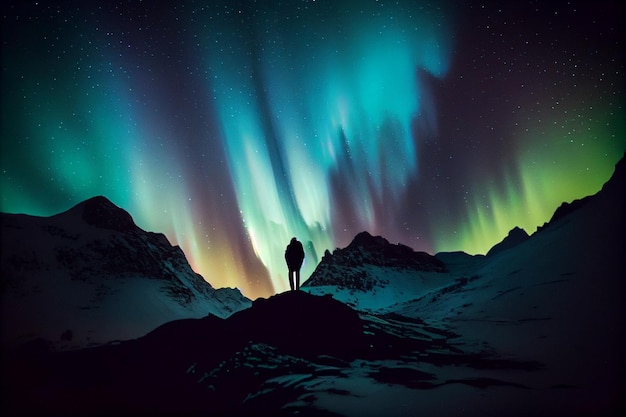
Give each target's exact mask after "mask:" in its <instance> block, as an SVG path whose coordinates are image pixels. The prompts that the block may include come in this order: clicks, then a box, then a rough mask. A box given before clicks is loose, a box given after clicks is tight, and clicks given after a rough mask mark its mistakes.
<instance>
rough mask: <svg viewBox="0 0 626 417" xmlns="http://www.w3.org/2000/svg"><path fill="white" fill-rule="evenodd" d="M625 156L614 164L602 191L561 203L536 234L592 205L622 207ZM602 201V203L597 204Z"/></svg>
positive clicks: (625, 177)
mask: <svg viewBox="0 0 626 417" xmlns="http://www.w3.org/2000/svg"><path fill="white" fill-rule="evenodd" d="M624 157H626V154H624V156H622V158H621V159H620V160H619V161H618V162H617V164H615V171H613V175H611V178H609V180H608V181H607V182H606V183H604V185H603V186H602V189H601V190H600V191H598V192H597V193H596V194H594V195H589V196H586V197H583V198H581V199H578V200H574V201H572V202H570V203H568V202H563V203H562V204H561V205H560V206H559V207H558V208H557V209H556V211H555V212H554V214H553V215H552V217H551V218H550V221H548V222H546V223H544V224H543V226H539V227H537V232H540V231H542V230H544V229H546V228H547V227H549V226H551V225H553V224H554V223H556V222H558V221H559V220H561V219H563V218H565V217H567V216H569V215H570V214H571V213H573V212H575V211H578V210H579V209H581V208H583V207H585V206H587V205H589V204H592V205H593V202H595V204H605V208H609V209H610V208H611V207H623V206H624V197H625V195H626V193H624V190H625V189H626V161H624ZM599 201H603V202H602V203H598V202H599Z"/></svg>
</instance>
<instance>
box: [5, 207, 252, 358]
mask: <svg viewBox="0 0 626 417" xmlns="http://www.w3.org/2000/svg"><path fill="white" fill-rule="evenodd" d="M0 221H1V226H2V231H1V235H0V236H1V239H2V240H1V248H2V254H1V261H0V262H1V263H0V271H1V285H2V287H1V291H2V292H1V302H2V315H1V324H2V341H3V344H5V345H8V346H11V345H14V344H16V343H21V342H23V341H26V340H30V339H33V338H44V339H47V340H49V341H51V342H53V343H55V344H56V345H57V347H59V348H76V347H83V346H87V345H91V344H100V343H105V342H110V341H114V340H124V339H132V338H136V337H139V336H143V335H145V334H146V333H148V332H149V331H151V330H153V329H154V328H156V327H157V326H159V325H161V324H163V323H166V322H168V321H171V320H176V319H182V318H198V317H203V316H206V315H207V314H215V315H217V316H219V317H227V316H229V315H230V314H232V313H233V312H236V311H239V310H241V309H243V308H247V307H249V306H250V304H251V301H250V300H248V299H247V298H245V297H244V296H242V295H241V293H240V292H239V290H236V289H228V288H227V289H218V290H215V289H214V288H212V287H211V285H210V284H209V283H207V282H206V281H205V280H204V279H203V278H202V277H201V276H200V275H198V274H196V273H195V272H194V271H193V270H192V269H191V267H190V265H189V263H188V262H187V259H186V258H185V255H184V254H183V252H182V250H181V249H180V247H178V246H172V245H171V244H170V243H169V241H168V240H167V238H166V237H165V235H163V234H160V233H152V232H146V231H144V230H142V229H141V228H139V227H138V226H136V225H135V223H134V221H133V219H132V217H131V216H130V214H128V213H127V212H126V211H124V210H123V209H121V208H119V207H117V206H115V205H114V204H113V203H112V202H110V201H109V200H108V199H106V198H105V197H94V198H91V199H89V200H87V201H84V202H82V203H80V204H78V205H76V206H75V207H73V208H71V209H69V210H68V211H66V212H63V213H60V214H58V215H55V216H51V217H35V216H28V215H21V214H6V213H2V214H1V217H0Z"/></svg>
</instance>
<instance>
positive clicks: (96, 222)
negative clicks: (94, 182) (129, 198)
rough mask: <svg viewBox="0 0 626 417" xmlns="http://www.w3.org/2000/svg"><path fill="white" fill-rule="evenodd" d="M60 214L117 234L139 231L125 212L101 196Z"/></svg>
mask: <svg viewBox="0 0 626 417" xmlns="http://www.w3.org/2000/svg"><path fill="white" fill-rule="evenodd" d="M62 214H63V215H66V216H67V215H74V216H77V217H80V218H82V219H83V220H84V221H85V223H87V224H88V225H91V226H95V227H98V228H101V229H108V230H115V231H118V232H133V231H137V230H138V229H139V228H138V227H137V225H136V224H135V222H134V220H133V218H132V216H131V215H130V214H129V213H128V212H127V211H126V210H124V209H122V208H120V207H118V206H116V205H115V204H114V203H113V202H111V200H109V199H108V198H106V197H104V196H101V195H100V196H95V197H92V198H90V199H88V200H85V201H83V202H80V203H78V204H77V205H75V206H74V207H72V208H71V209H69V210H68V211H66V212H65V213H62Z"/></svg>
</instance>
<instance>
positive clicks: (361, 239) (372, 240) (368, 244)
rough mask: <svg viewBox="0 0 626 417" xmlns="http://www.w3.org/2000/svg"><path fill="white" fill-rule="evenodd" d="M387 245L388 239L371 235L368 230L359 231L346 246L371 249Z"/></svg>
mask: <svg viewBox="0 0 626 417" xmlns="http://www.w3.org/2000/svg"><path fill="white" fill-rule="evenodd" d="M389 245H390V243H389V241H388V240H387V239H385V238H384V237H382V236H372V235H371V234H370V233H369V232H361V233H359V234H358V235H356V236H355V237H354V239H352V242H351V243H350V244H349V245H348V248H355V247H361V248H365V249H370V250H371V249H377V248H378V249H380V248H384V247H386V246H389Z"/></svg>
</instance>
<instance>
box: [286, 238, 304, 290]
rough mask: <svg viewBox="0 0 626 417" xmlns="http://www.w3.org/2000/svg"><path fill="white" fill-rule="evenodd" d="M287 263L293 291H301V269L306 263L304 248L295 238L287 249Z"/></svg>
mask: <svg viewBox="0 0 626 417" xmlns="http://www.w3.org/2000/svg"><path fill="white" fill-rule="evenodd" d="M285 261H287V268H289V285H290V286H291V291H294V290H295V291H298V290H299V289H300V267H302V262H303V261H304V248H303V247H302V243H300V242H299V241H298V239H296V238H295V237H294V238H291V242H289V245H287V248H286V249H285ZM294 275H295V277H294Z"/></svg>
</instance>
